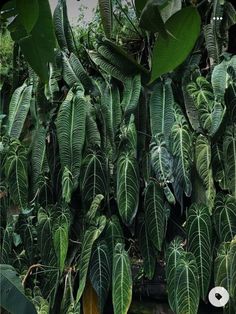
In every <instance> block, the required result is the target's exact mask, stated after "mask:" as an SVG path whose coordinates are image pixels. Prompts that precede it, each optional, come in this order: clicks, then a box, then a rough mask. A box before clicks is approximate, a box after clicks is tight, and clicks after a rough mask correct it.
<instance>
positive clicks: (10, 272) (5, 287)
mask: <svg viewBox="0 0 236 314" xmlns="http://www.w3.org/2000/svg"><path fill="white" fill-rule="evenodd" d="M0 285H1V295H0V305H1V307H3V308H4V309H5V310H7V311H8V312H10V313H12V314H18V313H24V314H37V311H36V309H35V307H34V305H33V303H31V302H30V300H29V299H28V298H27V297H26V296H25V294H24V290H23V286H22V285H21V282H20V279H19V277H18V274H17V273H16V271H15V269H14V268H13V267H12V266H11V265H5V264H4V265H0Z"/></svg>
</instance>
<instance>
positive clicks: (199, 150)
mask: <svg viewBox="0 0 236 314" xmlns="http://www.w3.org/2000/svg"><path fill="white" fill-rule="evenodd" d="M195 149H196V151H195V154H196V169H197V172H198V174H199V176H200V178H201V180H202V182H203V183H204V186H205V188H206V199H207V205H208V207H209V210H210V213H211V212H212V208H213V206H214V200H215V194H216V191H215V186H214V181H213V174H212V167H211V164H212V160H211V144H210V141H209V140H208V139H207V138H206V137H205V136H203V135H199V136H198V138H197V141H196V148H195Z"/></svg>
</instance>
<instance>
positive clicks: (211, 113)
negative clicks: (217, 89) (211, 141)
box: [187, 76, 226, 136]
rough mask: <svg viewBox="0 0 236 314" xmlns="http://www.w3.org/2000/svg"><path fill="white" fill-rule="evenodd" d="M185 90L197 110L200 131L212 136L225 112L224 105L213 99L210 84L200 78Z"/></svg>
mask: <svg viewBox="0 0 236 314" xmlns="http://www.w3.org/2000/svg"><path fill="white" fill-rule="evenodd" d="M187 90H188V92H189V94H190V95H191V96H192V97H193V99H194V102H195V106H196V107H197V109H198V114H199V121H200V124H201V127H202V129H203V130H205V132H207V133H208V134H209V135H210V136H213V135H214V134H215V133H216V132H217V131H218V129H219V127H220V125H221V122H222V120H223V117H224V114H225V110H226V108H225V106H224V104H223V103H221V102H219V101H218V100H216V99H215V97H214V94H213V90H212V86H211V84H210V83H209V82H208V81H207V80H206V79H205V78H204V77H202V76H199V77H197V79H196V82H191V83H190V84H188V86H187Z"/></svg>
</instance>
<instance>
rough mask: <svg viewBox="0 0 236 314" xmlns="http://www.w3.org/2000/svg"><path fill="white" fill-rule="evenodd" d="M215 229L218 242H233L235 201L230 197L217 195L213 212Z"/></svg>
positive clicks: (235, 225)
mask: <svg viewBox="0 0 236 314" xmlns="http://www.w3.org/2000/svg"><path fill="white" fill-rule="evenodd" d="M213 214H214V215H213V219H214V224H215V229H216V232H217V235H218V238H219V240H220V242H221V243H222V242H227V241H231V240H233V238H234V237H235V236H236V200H235V198H234V197H233V196H231V195H223V194H221V193H219V194H217V196H216V200H215V209H214V212H213Z"/></svg>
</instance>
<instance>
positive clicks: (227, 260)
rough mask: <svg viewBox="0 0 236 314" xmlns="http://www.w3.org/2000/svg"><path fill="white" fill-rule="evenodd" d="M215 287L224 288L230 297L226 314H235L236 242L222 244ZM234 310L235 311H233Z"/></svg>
mask: <svg viewBox="0 0 236 314" xmlns="http://www.w3.org/2000/svg"><path fill="white" fill-rule="evenodd" d="M214 278H215V285H216V286H220V287H224V288H225V289H226V290H227V291H228V292H229V295H230V300H229V303H228V304H227V305H226V306H225V308H224V312H225V313H234V312H235V310H236V304H235V296H236V281H235V279H236V240H235V239H234V240H232V241H231V242H223V243H221V245H220V247H219V249H218V252H217V257H216V259H215V269H214ZM233 308H234V309H233Z"/></svg>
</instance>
